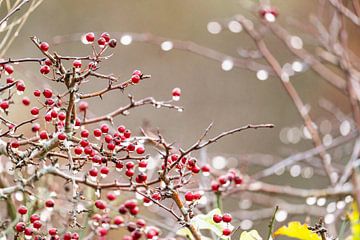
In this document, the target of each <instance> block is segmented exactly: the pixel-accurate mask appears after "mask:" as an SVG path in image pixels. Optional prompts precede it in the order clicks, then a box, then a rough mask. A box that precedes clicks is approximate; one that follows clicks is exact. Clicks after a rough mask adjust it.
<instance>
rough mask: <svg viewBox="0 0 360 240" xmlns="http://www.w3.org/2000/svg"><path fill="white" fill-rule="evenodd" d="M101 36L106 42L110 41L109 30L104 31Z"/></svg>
mask: <svg viewBox="0 0 360 240" xmlns="http://www.w3.org/2000/svg"><path fill="white" fill-rule="evenodd" d="M101 37H103V38H104V39H105V41H106V42H108V41H110V34H109V33H107V32H103V33H102V34H101Z"/></svg>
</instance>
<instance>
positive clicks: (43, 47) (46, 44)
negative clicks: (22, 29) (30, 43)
mask: <svg viewBox="0 0 360 240" xmlns="http://www.w3.org/2000/svg"><path fill="white" fill-rule="evenodd" d="M40 49H41V50H42V51H44V52H46V51H47V50H49V44H48V43H47V42H42V43H40Z"/></svg>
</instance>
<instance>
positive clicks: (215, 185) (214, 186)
mask: <svg viewBox="0 0 360 240" xmlns="http://www.w3.org/2000/svg"><path fill="white" fill-rule="evenodd" d="M219 188H220V185H219V183H217V182H215V181H213V182H212V183H211V190H212V191H213V192H217V191H219Z"/></svg>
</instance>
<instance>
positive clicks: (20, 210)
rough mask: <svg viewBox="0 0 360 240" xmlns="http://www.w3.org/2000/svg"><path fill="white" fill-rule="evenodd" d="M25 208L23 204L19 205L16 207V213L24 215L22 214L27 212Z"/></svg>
mask: <svg viewBox="0 0 360 240" xmlns="http://www.w3.org/2000/svg"><path fill="white" fill-rule="evenodd" d="M27 211H28V210H27V208H26V207H25V206H20V207H19V208H18V213H20V214H21V215H24V214H26V213H27Z"/></svg>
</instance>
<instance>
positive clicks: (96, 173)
mask: <svg viewBox="0 0 360 240" xmlns="http://www.w3.org/2000/svg"><path fill="white" fill-rule="evenodd" d="M89 175H90V176H92V177H96V176H97V175H98V170H97V168H92V169H90V170H89Z"/></svg>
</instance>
